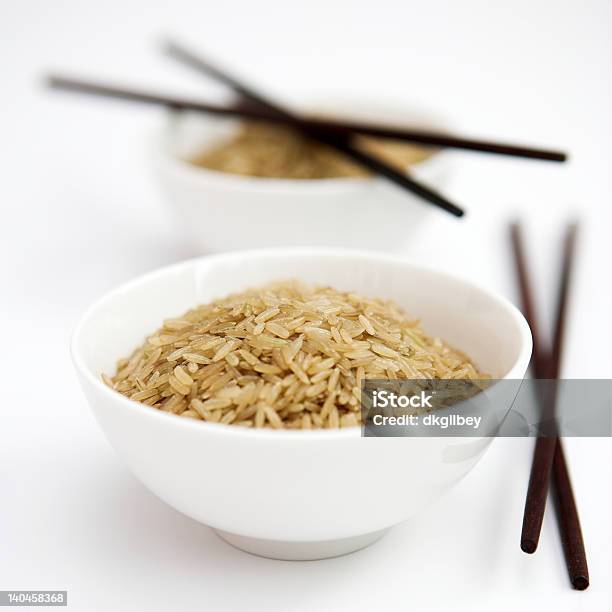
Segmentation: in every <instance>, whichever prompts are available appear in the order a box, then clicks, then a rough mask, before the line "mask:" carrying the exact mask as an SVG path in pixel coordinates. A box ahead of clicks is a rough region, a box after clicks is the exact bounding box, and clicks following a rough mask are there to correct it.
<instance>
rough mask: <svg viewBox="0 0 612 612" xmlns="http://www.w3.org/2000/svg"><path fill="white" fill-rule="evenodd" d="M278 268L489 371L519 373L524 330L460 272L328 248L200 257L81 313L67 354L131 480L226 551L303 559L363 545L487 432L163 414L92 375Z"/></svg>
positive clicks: (428, 492) (422, 503)
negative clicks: (410, 323)
mask: <svg viewBox="0 0 612 612" xmlns="http://www.w3.org/2000/svg"><path fill="white" fill-rule="evenodd" d="M287 278H299V279H301V280H303V281H306V282H312V283H323V284H329V285H331V286H334V287H336V288H338V289H341V290H352V291H355V292H358V293H361V294H363V295H367V296H372V297H382V298H390V299H393V300H395V301H396V302H397V303H398V304H400V305H401V306H402V307H404V308H405V309H406V310H407V312H409V313H411V314H413V315H415V316H417V317H420V318H421V320H422V323H423V326H424V329H425V330H426V331H427V332H429V333H431V334H434V335H438V336H440V337H442V338H444V339H445V340H446V341H447V342H449V343H450V344H451V345H453V346H455V347H457V348H459V349H461V350H463V351H465V352H466V353H467V354H468V355H470V356H471V358H472V359H473V360H474V362H475V363H476V365H477V366H478V367H479V368H480V369H481V370H483V371H486V372H488V373H490V374H491V375H492V376H494V377H496V378H508V379H522V377H523V375H524V373H525V370H526V368H527V365H528V362H529V358H530V355H531V335H530V332H529V328H528V326H527V323H526V322H525V320H524V319H523V317H522V315H521V314H520V313H519V311H518V310H517V309H516V308H515V307H514V306H512V305H511V304H510V303H509V302H507V301H506V300H505V299H503V298H501V297H499V296H497V295H495V294H493V293H491V292H490V291H487V290H486V289H483V288H480V287H478V286H476V285H474V284H472V283H470V282H468V281H466V280H463V279H461V278H458V277H456V276H454V275H450V274H446V273H443V272H439V271H434V270H429V269H425V268H423V267H420V266H416V265H413V264H411V263H408V262H406V261H405V260H404V259H401V258H399V257H394V256H391V255H382V254H375V253H372V252H364V251H349V250H338V249H314V248H307V249H304V248H302V249H295V248H294V249H266V250H259V251H245V252H236V253H226V254H219V255H212V256H205V257H201V258H198V259H193V260H190V261H186V262H183V263H180V264H177V265H173V266H170V267H167V268H163V269H161V270H158V271H155V272H152V273H150V274H147V275H146V276H143V277H141V278H138V279H136V280H134V281H132V282H130V283H128V284H126V285H123V286H122V287H119V288H118V289H116V290H114V291H112V292H111V293H109V294H108V295H106V296H105V297H103V298H102V299H101V300H99V301H98V302H97V303H95V304H94V305H93V306H92V307H91V308H90V309H89V310H88V311H87V313H86V314H85V315H84V317H83V319H82V320H81V322H80V323H79V325H78V327H77V329H76V331H75V332H74V336H73V340H72V355H73V359H74V364H75V366H76V370H77V373H78V377H79V380H80V383H81V385H82V387H83V389H84V391H85V395H86V397H87V399H88V401H89V403H90V405H91V407H92V409H93V412H94V414H95V417H96V419H97V421H98V423H99V424H100V427H101V428H102V430H103V431H104V433H105V435H106V437H107V438H108V440H109V442H110V443H111V444H112V446H113V447H114V448H115V449H116V451H117V453H118V454H119V455H120V456H121V458H122V459H123V461H124V462H125V463H126V464H127V466H128V467H129V469H130V470H131V471H132V472H133V473H134V474H135V475H136V477H137V478H139V479H140V480H141V481H142V482H143V483H144V484H145V486H147V487H148V488H149V489H150V490H151V491H153V493H155V494H156V495H157V496H158V497H160V498H161V499H162V500H164V501H165V502H166V503H168V504H169V505H170V506H172V507H173V508H176V509H177V510H178V511H180V512H182V513H184V514H186V515H187V516H190V517H192V518H193V519H195V520H197V521H200V522H201V523H204V524H205V525H208V526H210V527H212V528H214V529H215V530H216V531H217V533H219V535H220V536H221V537H223V538H224V539H226V540H227V541H228V542H230V543H231V544H233V545H235V546H237V547H238V548H241V549H244V550H246V551H249V552H252V553H255V554H259V555H263V556H269V557H275V558H282V559H315V558H323V557H330V556H335V555H339V554H343V553H347V552H350V551H353V550H356V549H359V548H361V547H363V546H366V545H367V544H369V543H371V542H373V541H375V540H376V539H377V538H379V537H380V536H381V535H382V534H383V533H384V532H385V531H386V530H387V529H388V528H389V527H391V526H393V525H395V524H397V523H399V522H401V521H404V520H405V519H407V518H408V517H410V516H411V515H413V514H414V513H416V512H419V511H420V510H422V509H423V508H425V507H427V505H428V504H430V503H431V502H432V501H433V500H435V499H436V498H438V497H439V496H440V495H442V494H443V493H445V492H446V491H448V490H449V489H450V488H451V487H452V486H453V485H454V484H456V483H457V482H458V481H459V480H460V479H461V478H462V477H463V476H465V475H466V474H467V473H468V471H469V470H470V469H471V468H472V467H473V466H474V465H475V464H476V462H477V461H478V460H479V458H480V457H481V456H482V454H483V452H484V451H485V449H486V448H487V446H488V444H489V442H490V440H491V438H364V437H362V436H361V429H360V428H349V429H338V430H319V431H296V430H293V431H284V430H268V429H262V430H252V429H247V428H242V427H237V426H232V425H221V424H213V423H206V422H203V421H195V420H192V419H187V418H184V417H180V416H175V415H173V414H168V413H164V412H161V411H159V410H156V409H153V408H150V407H148V406H145V405H143V404H139V403H137V402H134V401H132V400H129V399H127V398H126V397H124V396H122V395H120V394H119V393H117V392H115V391H113V390H111V389H110V388H108V387H107V386H106V385H104V384H103V383H102V381H101V380H100V374H101V373H102V372H107V373H112V372H113V371H114V366H115V362H116V360H117V359H118V358H119V357H123V356H125V355H127V354H129V353H130V352H131V351H132V350H133V349H134V348H135V347H136V346H137V345H138V344H140V343H141V342H142V341H143V339H144V338H145V336H146V335H147V334H148V333H151V332H152V331H154V330H155V329H157V328H158V327H159V325H160V324H161V322H162V320H163V319H165V318H168V317H171V316H176V315H180V314H181V313H183V312H184V311H185V310H187V309H188V308H191V307H193V306H194V305H195V304H197V303H204V302H208V301H210V300H212V299H214V298H220V297H223V296H225V295H227V294H228V293H231V292H235V291H239V290H242V289H246V288H248V287H253V286H258V285H261V284H263V283H266V282H269V281H273V280H279V279H287ZM153 537H154V534H153Z"/></svg>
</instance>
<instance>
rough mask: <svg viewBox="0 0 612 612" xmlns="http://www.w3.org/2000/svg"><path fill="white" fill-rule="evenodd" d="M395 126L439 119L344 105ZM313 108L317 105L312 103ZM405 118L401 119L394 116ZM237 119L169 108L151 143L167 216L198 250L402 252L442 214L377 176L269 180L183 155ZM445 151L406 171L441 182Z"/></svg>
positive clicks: (227, 132) (224, 133)
mask: <svg viewBox="0 0 612 612" xmlns="http://www.w3.org/2000/svg"><path fill="white" fill-rule="evenodd" d="M336 107H337V108H338V107H339V108H343V109H346V108H351V112H350V115H351V117H354V118H356V119H365V118H367V117H368V116H369V117H370V118H372V117H374V118H376V117H378V118H379V119H380V117H381V116H382V117H384V118H385V120H386V121H387V122H391V121H394V122H395V123H396V124H397V123H403V124H405V125H410V124H415V125H418V126H420V127H427V128H431V127H437V128H442V127H444V125H443V123H441V122H440V121H439V120H436V119H432V118H431V117H430V116H429V115H423V114H420V113H415V112H412V113H407V112H406V111H403V112H397V111H396V112H395V113H393V112H389V111H388V110H387V111H386V112H385V113H382V112H379V113H371V112H370V113H366V112H363V111H362V112H361V113H358V112H354V111H353V107H352V106H350V105H337V106H336ZM319 108H321V105H319ZM402 119H405V120H404V121H401V120H402ZM238 126H239V121H237V120H232V119H227V118H220V117H210V116H206V115H203V114H198V113H183V112H180V113H171V114H169V116H168V120H167V123H166V126H165V128H164V130H163V132H162V135H161V137H160V138H159V139H158V141H157V144H156V145H155V151H154V160H153V161H154V169H155V174H156V176H157V179H158V183H159V185H160V187H161V190H162V194H163V197H164V199H165V200H166V202H167V205H168V207H169V208H170V214H171V217H173V218H174V219H175V220H176V221H177V224H178V227H179V228H180V231H182V233H183V236H184V237H185V240H187V241H189V242H190V243H191V245H192V246H193V247H194V249H196V250H197V252H199V253H210V252H221V251H229V250H236V249H248V248H260V247H276V246H338V247H350V248H367V249H375V250H384V251H388V252H394V251H396V252H399V251H402V250H403V249H404V248H405V247H406V246H407V245H408V244H409V241H410V238H411V237H412V236H414V235H415V233H416V232H418V231H419V230H420V229H421V228H422V227H423V224H424V223H425V222H426V220H427V219H428V218H431V215H437V214H447V213H445V212H444V211H441V210H439V209H437V208H435V207H433V206H432V205H430V204H429V203H427V202H424V201H423V200H422V199H420V198H418V197H417V196H415V195H413V194H411V193H408V192H406V191H404V190H403V189H401V188H400V187H398V186H396V185H393V184H391V183H390V182H389V181H387V180H386V179H383V178H376V177H374V178H370V177H343V178H329V179H276V178H261V177H249V176H241V175H235V174H229V173H225V172H219V171H215V170H209V169H206V168H201V167H198V166H195V165H193V164H191V163H190V162H189V161H188V160H189V159H191V158H193V157H194V156H195V155H197V154H198V153H201V152H202V151H204V150H206V149H207V148H211V147H213V146H215V144H217V143H218V142H221V141H223V140H226V139H227V138H228V137H230V136H231V135H232V134H233V133H235V132H236V130H237V129H238ZM450 161H451V160H450V154H449V153H447V152H444V151H438V152H436V153H434V154H433V155H432V156H431V157H429V158H427V159H426V160H424V161H422V162H420V163H418V164H415V165H414V166H412V168H411V174H412V175H413V176H414V177H415V178H418V179H420V180H423V181H424V182H425V183H426V184H427V185H429V186H431V187H433V188H435V189H438V190H443V188H444V186H445V184H446V183H447V181H448V176H449V167H450Z"/></svg>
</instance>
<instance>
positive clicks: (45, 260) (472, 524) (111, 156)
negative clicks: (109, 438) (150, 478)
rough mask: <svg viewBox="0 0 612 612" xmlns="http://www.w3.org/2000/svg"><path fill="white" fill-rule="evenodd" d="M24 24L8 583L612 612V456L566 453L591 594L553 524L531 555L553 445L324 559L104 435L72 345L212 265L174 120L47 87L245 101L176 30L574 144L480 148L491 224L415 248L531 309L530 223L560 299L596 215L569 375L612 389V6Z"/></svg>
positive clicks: (471, 124) (8, 271) (256, 75)
mask: <svg viewBox="0 0 612 612" xmlns="http://www.w3.org/2000/svg"><path fill="white" fill-rule="evenodd" d="M0 14H1V16H0V66H1V72H0V74H1V75H2V76H1V80H0V168H1V174H0V176H1V180H0V202H1V205H2V220H1V222H0V266H1V284H0V291H1V296H2V302H1V303H2V310H3V321H4V324H3V325H2V333H1V335H0V341H1V344H2V348H1V350H0V372H2V381H3V382H2V388H3V393H2V402H1V408H0V411H1V412H0V414H1V415H2V419H1V421H0V496H1V497H0V589H68V591H69V601H70V607H71V608H72V609H75V610H109V609H142V610H157V609H159V610H168V609H171V608H172V607H173V606H174V607H175V609H196V607H197V609H202V610H239V609H249V610H315V609H316V610H343V609H346V610H369V609H372V608H373V607H374V608H379V609H383V610H396V609H397V610H405V609H415V610H422V609H433V610H435V609H439V610H448V609H453V610H490V609H494V610H505V609H507V610H516V609H517V608H520V609H523V610H536V609H539V607H540V606H546V607H547V608H549V609H555V608H556V609H557V610H589V611H590V610H593V611H596V610H609V609H610V581H611V578H612V576H611V568H612V560H611V553H610V550H611V544H612V542H611V537H610V536H611V529H610V519H609V517H610V515H611V511H612V507H611V495H610V466H611V465H612V453H611V444H610V440H609V439H605V440H604V439H599V440H567V441H566V447H567V455H568V460H569V463H570V466H571V471H572V476H573V479H574V485H575V491H576V494H577V497H578V500H579V505H580V512H581V517H582V523H583V528H584V535H585V539H586V544H587V549H588V553H589V561H590V568H591V579H592V586H591V588H590V589H589V590H588V591H586V592H584V593H577V592H573V591H572V590H571V589H570V588H569V585H568V580H567V576H566V572H565V567H564V562H563V558H562V552H561V548H560V543H559V537H558V533H557V529H556V524H555V517H554V515H553V513H552V512H550V513H548V514H547V516H546V518H545V524H544V530H543V534H542V540H541V545H540V548H539V550H538V551H537V553H536V554H535V555H533V556H531V557H528V556H526V555H524V554H523V553H521V552H520V550H519V546H518V539H519V531H520V524H521V516H522V509H523V502H524V493H525V488H526V482H527V477H528V469H529V462H530V456H531V448H532V444H533V442H532V441H531V440H497V441H496V442H495V443H494V445H493V447H492V448H491V450H490V451H489V452H488V454H487V455H486V456H485V458H484V459H483V461H482V462H481V463H480V464H479V465H478V466H477V467H476V468H475V469H474V471H473V472H471V473H470V474H469V476H468V477H467V478H466V479H465V480H464V481H463V482H461V483H460V484H459V485H458V486H457V487H456V488H455V489H454V490H453V491H452V492H451V493H450V494H449V495H448V496H447V497H445V498H444V499H443V500H441V501H440V502H439V503H438V504H437V505H435V506H434V507H433V508H431V509H430V510H429V511H428V512H426V513H423V514H421V515H420V516H418V517H415V518H414V519H412V520H410V521H409V522H407V523H405V524H403V525H401V526H398V527H396V528H395V529H394V530H392V531H391V532H390V533H389V534H388V535H387V536H386V537H385V538H384V539H383V540H382V541H380V542H379V543H378V544H376V545H375V546H373V547H371V548H369V549H367V550H364V551H362V552H359V553H356V554H353V555H349V556H347V557H344V558H339V559H333V560H327V561H320V562H310V563H290V562H279V561H271V560H266V559H259V558H256V557H252V556H249V555H247V554H244V553H241V552H239V551H236V550H234V549H232V548H231V547H229V546H228V545H226V544H225V543H223V542H221V541H220V540H219V539H217V537H216V536H215V535H214V534H213V533H212V532H211V531H210V530H208V529H207V528H206V527H203V526H202V525H200V524H198V523H196V522H194V521H192V520H190V519H188V518H185V517H183V516H181V515H179V514H178V513H176V512H175V511H173V510H172V509H170V508H168V507H167V506H165V505H164V504H163V503H162V502H160V501H159V500H157V499H156V498H155V497H153V495H152V494H150V493H149V492H147V491H146V490H145V489H144V488H143V486H142V485H140V484H139V483H138V482H137V481H136V480H135V479H134V478H133V477H132V476H131V475H130V474H129V473H128V472H127V470H126V469H125V468H124V467H123V466H122V465H121V464H120V462H119V460H118V459H117V457H116V456H115V455H114V453H113V452H112V450H111V449H110V447H109V446H108V444H107V443H106V441H105V440H104V439H103V436H102V434H101V432H100V431H99V430H98V428H97V427H96V425H95V423H94V421H93V418H92V417H91V415H90V413H89V411H88V409H87V407H86V404H85V400H84V398H83V396H82V395H81V392H80V390H79V389H78V387H77V383H76V380H75V377H74V376H73V372H72V367H71V364H70V360H69V354H68V340H69V334H70V330H71V328H72V327H73V326H74V324H75V322H76V320H77V318H78V316H79V314H80V313H81V312H82V311H83V309H84V308H85V307H86V305H87V304H88V303H89V302H91V301H92V300H94V299H95V298H97V297H99V296H100V295H101V294H102V293H103V292H105V291H106V290H108V289H110V288H111V287H112V286H114V285H115V284H117V283H119V282H121V281H124V280H127V279H129V278H131V277H134V276H136V275H138V274H140V273H142V272H144V271H147V270H151V269H153V268H155V267H158V266H160V265H163V264H165V263H168V262H172V261H177V260H180V259H183V258H185V257H188V256H192V255H194V254H195V253H193V252H191V251H190V250H189V249H187V248H186V247H185V246H184V245H183V244H182V242H181V236H180V234H179V233H177V231H176V230H175V229H174V227H173V226H172V225H171V224H170V225H168V223H167V222H168V221H169V217H167V216H166V215H167V211H166V209H165V208H164V205H163V203H162V202H161V200H160V198H159V196H158V193H157V190H156V187H155V183H154V182H153V180H152V178H151V175H150V169H149V160H148V157H147V156H148V154H149V152H150V147H151V146H152V139H153V136H154V133H155V130H156V129H157V127H158V126H159V124H160V121H161V115H160V114H159V111H156V110H149V109H141V108H140V107H129V106H127V105H122V104H112V103H108V104H107V103H103V102H97V101H95V102H92V101H90V100H84V99H77V98H71V97H68V96H67V95H59V94H51V93H48V92H45V91H44V89H43V87H42V86H41V75H42V73H43V71H44V70H45V69H47V68H53V67H56V68H59V67H61V68H65V69H69V70H70V71H72V72H75V73H79V74H83V75H86V76H96V75H99V76H103V77H109V78H110V77H116V78H117V79H118V80H121V81H123V82H125V83H131V84H142V85H151V86H153V85H156V86H157V85H158V86H160V87H162V86H163V87H166V88H168V89H171V90H173V91H176V92H186V93H193V94H196V93H200V92H204V94H210V97H213V96H216V95H218V94H220V93H221V92H220V91H219V90H218V88H214V87H212V86H209V85H207V84H205V83H204V84H203V83H201V82H200V80H199V79H198V78H197V77H196V76H194V75H192V74H189V73H187V72H183V71H182V70H181V69H180V68H177V67H176V66H174V65H172V64H171V63H170V62H169V61H168V60H165V59H164V58H163V57H161V56H160V55H159V54H157V53H156V48H155V45H156V42H157V41H158V38H159V37H160V36H161V35H163V34H167V33H172V34H176V35H178V36H181V37H182V38H183V39H184V40H186V41H187V42H191V43H192V44H195V45H198V46H200V47H201V48H202V49H203V50H208V51H210V52H212V53H214V55H215V56H216V57H222V58H224V59H225V60H226V63H227V65H229V66H232V67H233V68H234V69H235V70H236V71H238V72H240V73H241V74H243V75H244V76H247V77H249V78H250V79H251V80H252V81H253V82H256V83H260V84H261V86H262V87H265V88H267V89H268V90H269V91H270V92H272V93H274V94H276V95H278V96H279V97H283V98H284V99H285V100H287V101H288V102H290V103H295V104H299V102H300V96H299V92H304V91H307V92H309V93H316V94H318V93H320V94H323V95H327V94H329V93H330V92H341V93H342V94H343V97H344V98H346V94H350V95H351V96H352V95H354V96H355V100H359V96H363V97H367V98H369V99H372V98H373V97H374V98H377V97H380V98H381V99H382V100H383V101H385V100H389V101H391V102H393V103H394V104H395V103H398V102H399V103H404V102H405V103H406V104H409V105H415V106H418V107H427V108H431V109H433V110H435V111H436V112H437V113H440V114H442V115H444V116H445V117H447V118H448V121H449V123H450V124H451V125H453V126H455V128H456V130H457V131H459V132H462V133H465V134H468V135H480V136H483V137H498V138H500V139H501V138H505V139H508V140H515V141H523V142H533V143H540V144H549V145H558V146H562V147H566V148H567V149H568V150H570V151H571V153H572V160H571V163H569V164H568V165H567V166H557V165H553V164H544V163H537V162H522V161H509V160H504V159H500V158H495V159H494V158H492V157H491V158H489V157H486V156H480V155H475V154H466V153H457V154H455V155H454V157H455V178H454V180H453V182H452V184H451V185H450V187H449V189H448V193H449V195H451V196H452V197H453V198H454V199H455V200H457V201H458V202H460V203H462V204H464V205H465V206H466V207H468V208H469V212H470V214H469V216H468V217H467V218H466V219H465V220H463V221H457V220H455V219H452V218H447V216H445V215H443V214H442V213H440V214H438V215H437V216H436V218H435V220H434V221H433V223H432V225H431V227H430V228H429V229H428V231H427V232H424V233H423V234H421V235H420V236H419V237H418V238H417V239H415V241H414V243H413V244H412V245H411V248H410V252H409V253H408V252H407V254H409V255H410V256H411V257H413V258H414V259H417V260H419V261H427V262H429V263H433V264H434V265H437V266H440V267H443V268H446V269H450V270H462V271H463V273H464V274H466V275H468V276H470V277H472V278H473V279H475V280H477V281H479V282H481V283H484V284H486V285H488V286H490V287H491V288H494V289H497V290H499V291H501V292H502V293H504V294H506V295H508V296H509V297H512V298H514V284H513V282H512V281H513V279H512V275H511V267H510V259H509V252H508V244H507V243H508V241H507V232H506V223H507V222H508V220H509V219H511V218H514V217H520V218H521V219H523V220H524V221H525V222H526V223H527V224H528V232H529V239H530V244H531V246H532V248H531V251H532V254H533V256H534V258H536V259H537V277H538V284H539V290H540V293H541V296H540V297H541V298H542V299H543V300H544V299H545V298H546V296H550V295H551V292H553V291H554V288H555V274H556V265H555V262H556V260H555V258H556V255H557V251H558V246H559V240H560V235H561V230H562V227H563V224H564V223H565V222H566V221H567V220H568V219H570V218H574V217H579V218H580V220H581V221H582V234H581V242H580V251H579V262H578V270H577V275H576V279H575V280H576V282H575V283H574V291H573V296H574V299H573V301H572V311H571V317H570V322H569V329H568V345H567V356H566V359H565V361H564V367H563V372H564V375H565V376H567V377H592V378H596V377H610V374H611V372H612V367H611V366H612V351H610V342H611V340H612V334H611V329H612V324H611V323H610V321H611V318H610V311H611V310H612V297H611V291H610V271H609V270H610V262H611V257H610V255H611V254H612V248H611V246H610V243H611V240H610V236H609V234H610V230H611V220H612V215H611V214H610V206H611V203H612V202H611V195H612V189H611V187H612V185H611V179H610V166H611V164H612V144H611V142H612V139H611V137H612V123H611V118H610V108H612V76H611V75H612V65H611V64H612V40H611V36H610V28H611V24H612V5H611V4H610V3H608V2H606V1H605V0H602V1H601V2H597V1H591V2H578V1H577V0H576V1H574V2H558V1H550V2H549V1H546V2H544V1H540V2H534V1H513V2H488V1H485V0H482V1H480V2H478V1H463V2H453V1H452V0H448V1H445V2H442V1H428V2H407V1H403V2H400V1H396V2H393V1H391V0H388V1H386V0H378V1H377V2H368V3H365V2H364V3H359V2H333V1H330V0H323V1H319V0H311V1H309V2H302V3H291V2H281V1H280V0H278V1H277V2H273V1H271V0H269V1H265V0H258V1H257V2H246V1H244V2H237V1H232V2H229V1H228V2H220V1H219V2H209V1H206V0H203V1H202V0H201V1H200V2H191V3H189V2H172V3H163V2H154V1H152V0H149V1H148V2H145V1H142V2H139V3H136V2H124V1H119V0H112V1H111V0H106V1H105V2H95V3H94V2H76V1H75V2H65V1H61V0H55V1H54V2H44V1H42V0H41V1H38V2H32V1H28V0H9V1H7V0H4V2H3V3H2V5H1V7H0ZM287 205H288V210H289V209H290V206H291V202H288V203H287ZM546 315H548V309H547V308H545V309H544V311H543V312H542V316H543V317H545V316H546ZM424 469H426V466H424ZM228 486H231V483H228ZM245 501H246V502H247V503H248V500H245ZM321 514H322V516H323V517H324V514H325V508H321Z"/></svg>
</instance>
